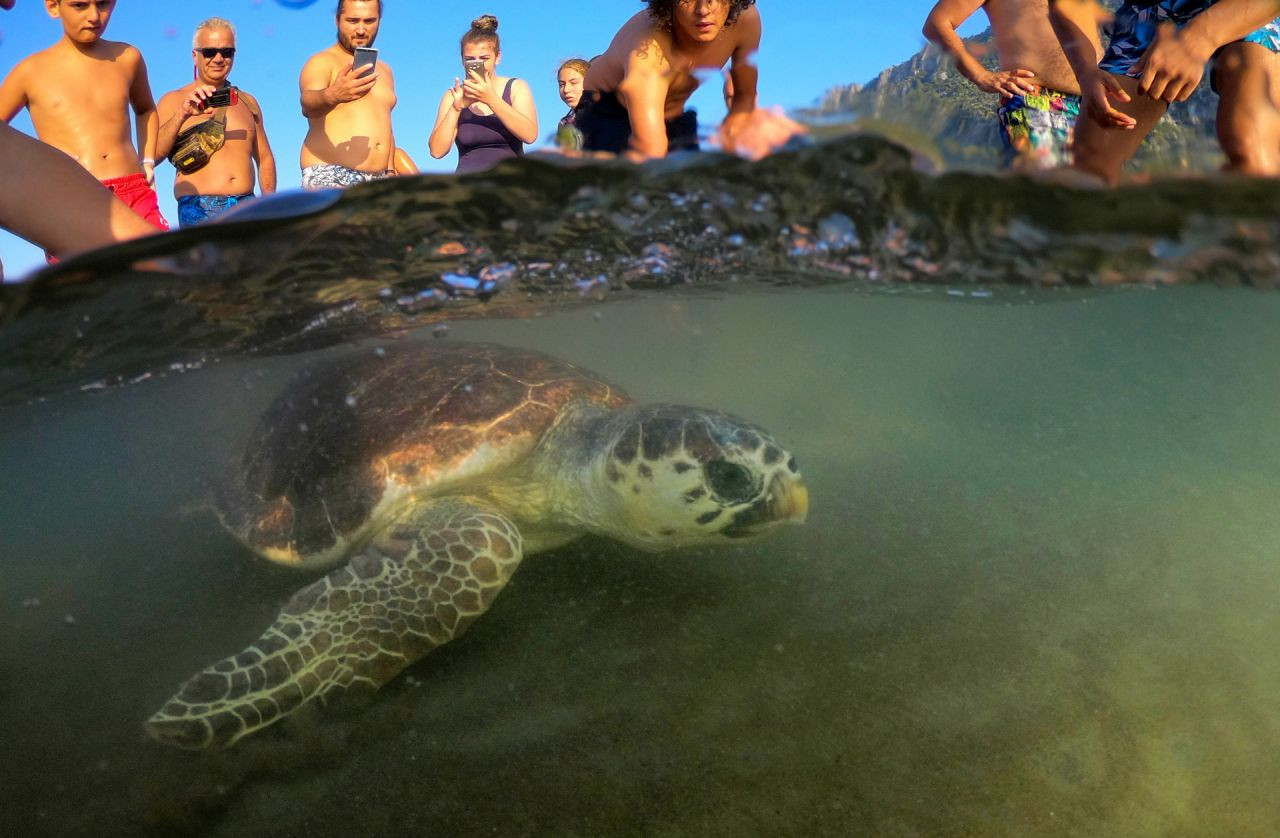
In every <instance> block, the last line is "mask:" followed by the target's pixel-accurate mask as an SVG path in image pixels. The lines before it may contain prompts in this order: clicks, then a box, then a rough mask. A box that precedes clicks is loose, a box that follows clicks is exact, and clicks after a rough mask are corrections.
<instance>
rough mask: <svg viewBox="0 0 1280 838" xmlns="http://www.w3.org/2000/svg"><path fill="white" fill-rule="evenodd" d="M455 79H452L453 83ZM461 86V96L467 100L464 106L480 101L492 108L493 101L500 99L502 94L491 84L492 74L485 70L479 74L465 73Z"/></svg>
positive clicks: (455, 81)
mask: <svg viewBox="0 0 1280 838" xmlns="http://www.w3.org/2000/svg"><path fill="white" fill-rule="evenodd" d="M457 81H458V80H457V79H454V83H455V84H457ZM461 88H462V96H463V98H464V99H466V100H468V101H467V103H466V105H465V106H464V107H466V106H470V105H473V104H475V103H476V102H481V103H483V104H485V105H488V106H489V109H490V110H493V106H494V103H495V102H500V101H501V100H502V94H501V93H499V92H498V89H497V88H496V87H494V85H493V76H491V75H489V73H488V72H487V71H486V72H485V73H483V74H482V75H479V76H477V75H473V74H471V73H467V75H466V78H464V79H463V80H462V84H461Z"/></svg>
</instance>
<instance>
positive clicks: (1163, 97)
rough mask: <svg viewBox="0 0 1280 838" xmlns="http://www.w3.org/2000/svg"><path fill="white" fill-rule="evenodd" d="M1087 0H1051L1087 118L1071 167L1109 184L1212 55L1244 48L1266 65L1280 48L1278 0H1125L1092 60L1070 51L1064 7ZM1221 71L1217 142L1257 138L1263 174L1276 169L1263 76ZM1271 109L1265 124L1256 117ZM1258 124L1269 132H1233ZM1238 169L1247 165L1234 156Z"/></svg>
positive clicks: (1073, 40)
mask: <svg viewBox="0 0 1280 838" xmlns="http://www.w3.org/2000/svg"><path fill="white" fill-rule="evenodd" d="M1086 2H1091V0H1054V3H1053V6H1052V7H1051V9H1050V18H1051V20H1052V21H1053V27H1054V30H1055V31H1056V32H1057V33H1058V38H1059V40H1060V41H1061V43H1062V45H1063V49H1064V50H1065V52H1066V53H1067V57H1068V58H1069V59H1070V60H1071V67H1072V69H1073V70H1074V71H1075V74H1076V78H1077V79H1079V81H1080V89H1081V97H1082V99H1083V104H1084V109H1085V112H1086V114H1087V116H1088V118H1087V119H1083V120H1081V121H1080V127H1079V130H1078V131H1077V133H1076V145H1075V167H1076V168H1077V169H1079V170H1081V171H1083V172H1086V173H1088V174H1091V175H1094V176H1097V177H1099V178H1101V179H1103V180H1104V181H1106V182H1107V183H1113V184H1114V183H1117V182H1119V180H1120V175H1121V170H1122V168H1123V166H1124V164H1125V161H1127V160H1128V159H1129V158H1130V157H1132V156H1133V153H1134V152H1135V151H1137V150H1138V146H1139V145H1141V144H1142V141H1143V140H1144V139H1145V138H1146V136H1147V134H1148V133H1150V131H1151V129H1152V128H1153V127H1154V126H1155V124H1156V122H1157V121H1159V119H1160V117H1162V116H1164V112H1165V110H1166V109H1167V108H1168V106H1169V103H1170V102H1182V101H1186V99H1187V97H1189V96H1190V95H1191V94H1192V92H1193V91H1194V90H1195V89H1196V87H1197V86H1198V85H1199V84H1200V81H1201V79H1202V78H1203V76H1204V69H1205V65H1206V64H1207V63H1208V62H1209V60H1210V59H1211V58H1213V57H1214V56H1215V54H1218V55H1226V56H1230V55H1236V56H1239V55H1241V54H1242V53H1243V54H1244V56H1245V57H1246V58H1247V59H1248V61H1249V62H1251V63H1252V62H1255V61H1258V60H1261V62H1262V63H1264V64H1266V63H1271V62H1272V61H1273V59H1272V56H1273V55H1274V54H1275V53H1276V52H1278V51H1280V27H1278V26H1277V23H1276V21H1275V20H1274V19H1275V18H1276V16H1277V14H1280V0H1158V1H1157V2H1142V3H1135V2H1126V3H1124V4H1123V5H1122V6H1121V7H1120V8H1119V9H1118V10H1117V11H1116V16H1115V24H1114V27H1113V29H1114V31H1113V34H1112V38H1111V44H1110V46H1109V47H1108V48H1107V51H1106V53H1105V54H1104V55H1103V57H1102V61H1101V62H1098V61H1097V60H1096V59H1095V58H1094V56H1092V55H1090V54H1088V52H1087V51H1085V52H1080V51H1078V50H1077V49H1076V44H1077V42H1078V37H1079V32H1078V29H1077V28H1076V27H1075V26H1074V25H1072V23H1071V22H1070V20H1069V19H1068V15H1067V13H1068V12H1069V11H1070V9H1071V8H1072V7H1073V6H1076V5H1080V4H1083V3H1086ZM1224 47H1225V48H1226V49H1225V50H1224ZM1224 69H1226V71H1227V72H1224V73H1223V74H1222V75H1221V76H1220V77H1219V79H1218V81H1219V85H1218V90H1219V93H1220V95H1221V99H1220V100H1219V106H1218V132H1219V138H1220V141H1221V142H1222V145H1223V148H1224V149H1227V150H1228V154H1229V155H1230V154H1231V150H1232V148H1233V147H1234V148H1235V149H1243V150H1244V151H1246V152H1247V150H1248V149H1247V148H1244V147H1245V146H1256V149H1257V150H1265V151H1266V153H1267V156H1268V158H1269V162H1267V163H1265V164H1264V165H1267V166H1270V167H1272V168H1271V170H1270V171H1268V172H1265V173H1269V174H1278V173H1280V169H1277V168H1275V166H1276V165H1277V163H1280V161H1277V160H1276V154H1277V152H1280V124H1277V121H1276V120H1275V118H1274V117H1275V115H1274V109H1275V105H1274V104H1273V103H1272V101H1271V96H1270V89H1269V87H1270V85H1269V82H1268V83H1266V84H1257V85H1253V84H1248V83H1249V82H1250V81H1252V80H1254V79H1255V78H1256V76H1255V75H1254V74H1250V73H1242V72H1239V71H1240V70H1241V69H1242V68H1240V67H1239V66H1235V67H1232V66H1227V67H1225V68H1224ZM1244 69H1248V67H1247V66H1246V67H1245V68H1244ZM1255 69H1256V68H1255ZM1246 85H1247V86H1246ZM1268 117H1270V119H1269V121H1268V122H1266V123H1259V122H1258V120H1260V119H1266V118H1268ZM1258 124H1264V125H1267V126H1269V128H1268V131H1267V133H1268V134H1269V136H1267V137H1264V138H1260V139H1258V140H1256V142H1255V141H1249V142H1244V141H1243V140H1246V139H1247V138H1246V137H1244V136H1237V135H1236V134H1235V133H1233V132H1239V131H1241V130H1243V129H1244V128H1245V127H1248V126H1256V125H1258ZM1224 132H1225V134H1226V137H1225V138H1224V137H1223V134H1224ZM1233 162H1236V161H1233ZM1237 168H1240V169H1244V170H1248V169H1246V168H1245V166H1244V165H1242V164H1241V163H1239V162H1238V163H1237Z"/></svg>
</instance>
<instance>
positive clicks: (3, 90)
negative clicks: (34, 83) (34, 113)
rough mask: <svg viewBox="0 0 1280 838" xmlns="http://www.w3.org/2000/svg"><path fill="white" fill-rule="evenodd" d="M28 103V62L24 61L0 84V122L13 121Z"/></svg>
mask: <svg viewBox="0 0 1280 838" xmlns="http://www.w3.org/2000/svg"><path fill="white" fill-rule="evenodd" d="M27 102H28V99H27V62H26V61H22V62H20V63H19V64H18V66H17V67H14V68H13V70H12V71H11V72H10V73H9V76H8V77H7V78H6V79H5V80H4V83H3V84H0V122H9V121H11V120H12V119H13V118H14V117H15V116H17V115H18V113H19V111H21V110H22V109H23V108H25V107H26V106H27Z"/></svg>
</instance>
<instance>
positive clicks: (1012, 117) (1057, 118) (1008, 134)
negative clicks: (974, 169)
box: [996, 87, 1080, 171]
mask: <svg viewBox="0 0 1280 838" xmlns="http://www.w3.org/2000/svg"><path fill="white" fill-rule="evenodd" d="M996 118H997V119H998V120H999V121H1000V139H1001V140H1003V141H1004V150H1005V153H1006V154H1007V155H1008V160H1007V163H1008V165H1009V166H1010V167H1012V168H1014V169H1018V170H1023V171H1025V170H1041V169H1052V168H1055V167H1057V166H1069V165H1071V141H1072V139H1073V138H1074V136H1075V129H1076V120H1077V119H1079V118H1080V97H1079V96H1072V95H1071V94H1069V93H1061V92H1059V91H1057V90H1050V89H1049V88H1047V87H1037V88H1036V91H1035V92H1034V93H1028V94H1026V95H1023V96H1014V97H1012V98H1010V99H1006V100H1005V101H1004V102H1002V103H1001V104H1000V108H999V109H998V110H997V111H996Z"/></svg>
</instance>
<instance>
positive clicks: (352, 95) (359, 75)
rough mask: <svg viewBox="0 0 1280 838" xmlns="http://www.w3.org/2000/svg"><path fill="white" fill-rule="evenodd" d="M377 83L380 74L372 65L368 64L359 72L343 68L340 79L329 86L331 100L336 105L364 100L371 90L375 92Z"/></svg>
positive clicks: (339, 75)
mask: <svg viewBox="0 0 1280 838" xmlns="http://www.w3.org/2000/svg"><path fill="white" fill-rule="evenodd" d="M377 81H378V74H377V72H375V70H374V65H372V64H366V65H364V66H363V67H361V68H360V69H358V70H357V69H355V68H354V67H343V68H342V70H341V71H340V72H339V73H338V77H337V78H335V79H334V80H333V81H332V82H331V83H330V84H329V90H328V93H329V98H330V99H331V100H332V101H333V103H334V104H335V105H342V104H345V103H347V102H354V101H356V100H357V99H363V98H364V97H365V96H367V95H368V94H369V91H370V90H373V86H374V84H376V83H377Z"/></svg>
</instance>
